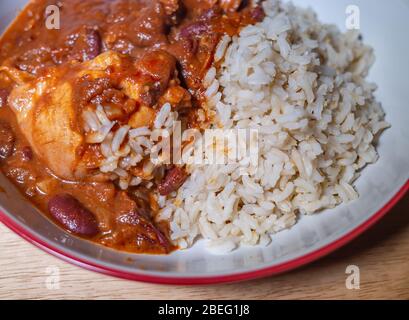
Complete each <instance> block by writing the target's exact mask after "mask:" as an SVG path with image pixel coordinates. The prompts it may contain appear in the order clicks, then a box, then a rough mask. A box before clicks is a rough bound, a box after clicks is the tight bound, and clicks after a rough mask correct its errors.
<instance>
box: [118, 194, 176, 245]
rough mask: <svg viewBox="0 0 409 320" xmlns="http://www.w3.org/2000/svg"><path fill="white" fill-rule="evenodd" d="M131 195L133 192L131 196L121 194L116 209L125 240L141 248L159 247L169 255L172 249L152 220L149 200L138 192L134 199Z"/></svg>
mask: <svg viewBox="0 0 409 320" xmlns="http://www.w3.org/2000/svg"><path fill="white" fill-rule="evenodd" d="M140 191H141V190H140ZM130 195H132V191H131V192H130V194H127V193H125V192H119V193H118V195H117V198H116V206H115V208H114V210H115V213H116V214H117V219H116V220H117V222H118V223H119V224H121V225H122V228H121V230H122V236H124V237H125V239H133V240H134V241H136V242H137V244H138V246H139V247H143V246H144V245H146V244H148V245H159V246H160V247H161V248H162V250H163V251H164V252H165V253H168V252H169V251H170V248H171V244H170V242H169V240H168V239H167V238H166V236H165V235H164V234H163V233H162V232H161V231H160V230H159V229H158V228H157V227H156V226H155V225H154V224H153V223H152V221H151V220H150V218H151V217H150V216H151V213H150V208H151V205H150V203H148V202H149V199H147V198H146V197H143V196H141V195H140V194H139V193H138V192H136V190H134V192H133V197H132V198H131V196H130ZM134 199H136V201H135V200H134Z"/></svg>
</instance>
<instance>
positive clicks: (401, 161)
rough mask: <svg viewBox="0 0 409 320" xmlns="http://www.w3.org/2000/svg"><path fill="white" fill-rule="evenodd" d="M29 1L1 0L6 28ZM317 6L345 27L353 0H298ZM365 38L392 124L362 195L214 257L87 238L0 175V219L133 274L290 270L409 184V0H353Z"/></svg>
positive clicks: (69, 254)
mask: <svg viewBox="0 0 409 320" xmlns="http://www.w3.org/2000/svg"><path fill="white" fill-rule="evenodd" d="M26 2H27V1H24V0H18V1H17V0H3V1H1V2H0V31H4V30H5V28H6V26H7V24H8V23H10V22H11V21H12V19H13V18H14V17H15V15H16V14H17V11H18V9H19V8H22V6H24V4H25V3H26ZM294 2H295V3H296V4H299V5H302V6H311V7H313V8H314V9H315V10H316V11H317V12H318V14H319V17H320V19H321V20H322V21H324V22H328V23H336V24H337V25H339V26H340V27H341V28H342V29H345V26H344V25H345V19H346V13H345V10H346V8H347V6H348V5H349V4H350V2H349V1H348V0H337V1H325V0H314V1H312V0H310V1H308V0H296V1H294ZM354 4H355V5H357V6H358V7H359V8H360V13H361V27H362V33H363V36H364V41H365V42H366V43H368V44H370V45H372V46H373V47H374V48H375V53H376V56H377V62H376V64H375V65H374V67H373V69H372V71H371V74H370V80H372V81H374V82H376V83H377V84H378V85H379V90H378V91H377V98H378V99H379V100H380V101H381V102H382V103H383V107H384V109H385V111H386V114H387V121H389V122H390V123H391V124H392V128H391V129H388V130H387V131H386V132H385V133H384V134H383V135H382V137H381V139H380V142H379V146H378V151H379V154H380V160H379V161H378V162H377V163H376V164H375V165H371V166H369V167H367V168H366V169H365V170H364V171H363V173H362V177H361V178H360V179H359V180H358V182H357V188H358V191H359V193H360V195H361V197H360V198H359V200H357V201H355V202H352V203H350V204H348V205H342V206H340V207H338V208H336V209H333V210H328V211H325V212H322V213H320V214H317V215H314V216H308V217H302V218H301V219H300V221H299V223H298V224H297V225H296V226H295V227H293V228H292V229H291V230H287V231H284V232H281V233H279V234H277V235H274V236H273V242H272V244H271V245H269V246H268V247H254V248H249V247H246V248H241V249H239V250H237V251H235V252H233V253H230V254H227V255H223V256H216V255H212V254H211V253H209V252H207V251H206V250H205V249H204V247H203V243H202V242H201V241H199V242H198V243H197V244H196V245H195V246H194V247H193V248H191V249H189V250H185V251H177V252H174V253H172V254H171V255H169V256H150V255H134V254H128V253H122V252H117V251H114V250H111V249H108V248H105V247H102V246H99V245H96V244H94V243H91V242H88V241H86V240H82V239H79V238H76V237H73V236H72V235H70V234H68V233H66V232H64V231H63V230H62V229H60V228H59V227H57V226H56V225H54V224H53V223H52V222H50V221H49V220H48V219H47V218H45V217H44V216H43V215H42V214H41V213H39V212H37V210H36V209H34V208H33V207H32V205H31V204H30V203H29V202H28V201H27V200H26V199H24V198H23V197H22V196H21V195H20V194H19V192H18V191H17V190H16V188H14V187H13V186H12V185H11V184H10V182H8V180H7V179H6V178H5V177H3V176H2V175H1V176H0V186H1V187H2V188H3V189H4V190H6V192H5V193H0V209H1V212H0V221H2V222H3V223H4V224H6V225H7V226H8V227H10V229H12V230H14V231H15V232H17V233H18V234H20V235H21V236H22V237H24V238H25V239H27V240H29V241H30V242H32V243H34V244H35V245H37V246H39V247H41V248H42V249H44V250H46V251H48V252H50V253H51V254H54V255H56V256H59V257H61V258H63V259H65V260H67V261H70V262H73V263H75V264H77V265H81V266H83V267H86V268H88V269H91V270H95V271H99V272H104V273H107V274H110V275H115V276H119V277H123V278H127V279H133V280H140V281H149V282H159V283H174V284H203V283H216V282H230V281H238V280H245V279H250V278H255V277H261V276H266V275H270V274H277V273H280V272H284V271H287V270H290V269H293V268H295V267H298V266H300V265H303V264H306V263H308V262H311V261H313V260H315V259H317V258H319V257H322V256H323V255H325V254H328V253H329V252H331V251H333V250H335V249H337V248H339V247H340V246H342V245H344V244H345V243H347V242H349V241H350V240H352V239H354V238H355V237H356V236H357V235H359V234H360V233H362V232H363V231H365V230H366V229H368V228H369V227H370V226H371V225H373V224H374V223H375V222H376V221H378V220H379V219H380V218H381V217H382V216H384V215H385V214H386V213H387V211H388V210H389V209H390V208H391V207H392V206H393V205H394V204H395V203H396V202H397V201H398V200H399V199H400V198H401V197H402V196H403V195H404V194H405V192H406V191H407V190H408V189H409V180H408V179H409V109H408V108H409V81H408V76H409V59H408V54H409V41H408V40H409V37H408V36H407V31H408V30H409V2H407V1H404V0H393V1H382V2H380V1H379V2H374V1H371V0H355V1H354ZM28 259H29V258H28Z"/></svg>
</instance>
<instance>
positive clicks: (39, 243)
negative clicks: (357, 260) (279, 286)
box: [0, 180, 409, 285]
mask: <svg viewBox="0 0 409 320" xmlns="http://www.w3.org/2000/svg"><path fill="white" fill-rule="evenodd" d="M408 190H409V180H408V181H406V183H405V184H404V185H403V187H402V188H401V189H400V190H399V191H398V192H397V193H396V194H395V195H394V196H393V197H392V199H390V200H389V201H388V203H387V204H386V205H384V206H383V207H382V208H381V209H380V210H379V211H378V212H376V213H375V214H374V215H373V216H371V217H370V218H369V219H368V220H367V221H365V222H364V223H362V224H361V225H359V226H358V227H356V228H355V229H354V230H352V231H350V232H349V233H347V234H346V235H344V236H342V237H341V238H339V239H337V240H335V241H333V242H332V243H330V244H327V245H325V246H323V247H321V248H319V249H317V250H315V251H313V252H310V253H307V254H305V255H303V256H301V257H298V258H295V259H293V260H290V261H287V262H284V263H281V264H278V265H275V266H271V267H267V268H262V269H259V270H256V271H249V272H242V273H237V274H232V275H222V276H205V277H165V276H156V275H145V274H137V273H129V272H124V271H120V270H116V269H114V268H110V267H106V266H103V265H98V264H96V263H93V262H89V261H86V260H84V259H79V258H77V257H74V256H72V255H70V254H68V253H66V252H64V251H62V250H60V249H59V248H56V247H54V246H52V245H50V244H49V243H47V242H45V241H43V240H42V239H39V238H38V237H36V236H35V235H34V234H32V233H31V232H30V231H28V230H26V229H25V228H24V227H22V226H21V225H20V224H18V223H17V222H15V221H13V220H12V219H11V218H9V217H8V216H7V215H6V214H5V213H4V212H2V211H1V210H0V222H2V223H3V224H4V225H6V226H7V227H8V228H9V229H10V230H12V231H14V232H15V233H17V234H18V235H19V236H20V237H22V238H24V239H25V240H27V241H28V242H30V243H31V244H33V245H35V246H36V247H38V248H40V249H42V250H44V251H45V252H48V253H49V254H52V255H53V256H56V257H58V258H60V259H62V260H64V261H66V262H69V263H71V264H74V265H76V266H80V267H82V268H85V269H87V270H90V271H95V272H99V273H103V274H105V275H110V276H114V277H118V278H122V279H127V280H134V281H141V282H149V283H158V284H176V285H205V284H218V283H229V282H238V281H245V280H251V279H257V278H262V277H266V276H272V275H277V274H281V273H284V272H288V271H290V270H293V269H296V268H299V267H301V266H304V265H306V264H308V263H311V262H313V261H315V260H317V259H319V258H322V257H324V256H325V255H328V254H329V253H331V252H333V251H335V250H337V249H339V248H340V247H342V246H344V245H346V244H347V243H349V242H350V241H352V240H354V239H355V238H356V237H358V236H359V235H361V234H362V233H363V232H364V231H366V230H368V229H369V228H370V227H372V226H373V225H374V224H375V223H376V222H378V221H379V220H380V219H381V218H382V217H384V216H385V215H386V214H387V213H388V212H389V211H390V210H391V209H392V208H393V207H394V206H395V205H396V204H397V203H398V202H399V200H400V199H401V198H403V196H404V195H405V194H406V193H407V192H408Z"/></svg>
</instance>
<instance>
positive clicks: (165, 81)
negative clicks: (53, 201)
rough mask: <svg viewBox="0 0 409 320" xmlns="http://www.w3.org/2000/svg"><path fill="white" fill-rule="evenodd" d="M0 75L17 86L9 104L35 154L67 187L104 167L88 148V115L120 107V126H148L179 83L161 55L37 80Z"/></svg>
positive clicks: (105, 58)
mask: <svg viewBox="0 0 409 320" xmlns="http://www.w3.org/2000/svg"><path fill="white" fill-rule="evenodd" d="M0 71H3V72H5V73H6V74H7V75H8V76H9V78H10V79H12V80H13V81H14V82H15V83H16V86H15V88H14V89H13V90H12V92H11V93H10V96H9V98H8V103H9V105H10V107H11V108H12V110H13V111H14V112H15V114H16V116H17V121H18V124H19V127H20V129H21V131H22V132H23V134H24V135H25V136H26V138H27V140H28V141H29V143H30V145H31V147H32V148H33V151H34V152H35V153H36V154H37V155H38V156H39V157H40V158H41V159H42V160H43V161H44V163H45V164H46V165H47V167H48V168H49V169H51V170H52V171H53V173H54V174H55V175H56V176H58V177H60V178H62V179H65V180H70V181H72V180H73V181H77V180H85V179H87V178H89V177H92V176H93V175H92V173H95V169H96V168H98V167H99V166H98V163H97V162H98V161H103V158H102V157H100V156H99V155H98V150H99V149H98V148H96V149H93V148H91V149H90V148H89V146H90V143H94V144H96V143H99V142H100V141H93V140H89V139H87V138H88V136H89V132H87V130H89V129H92V128H91V126H89V124H86V119H85V117H84V112H85V111H86V110H87V112H88V111H89V110H91V111H92V110H95V109H96V108H97V107H98V106H99V105H103V106H107V111H109V110H108V109H109V108H111V109H112V108H114V107H115V108H116V107H118V108H121V107H122V108H123V110H119V111H120V112H121V114H124V115H125V117H123V119H121V117H119V118H117V119H115V121H116V122H118V123H119V124H120V125H125V124H128V121H130V123H129V124H130V125H131V126H132V127H134V128H137V127H140V126H149V125H150V124H151V123H153V119H154V118H155V115H156V110H157V108H156V106H157V103H158V101H160V98H161V97H162V95H163V94H165V93H166V90H167V89H168V86H169V85H170V84H173V85H175V84H176V83H177V81H176V80H175V77H176V75H177V73H176V61H175V58H174V57H173V56H171V55H169V54H168V53H166V52H165V51H161V50H156V51H151V52H147V53H146V54H145V55H143V56H142V57H141V58H140V59H139V60H137V61H135V60H133V59H132V58H130V57H129V56H124V55H121V54H119V53H116V52H113V51H108V52H105V53H102V54H100V55H99V56H97V57H96V58H95V59H93V60H90V61H86V62H83V63H80V62H73V63H71V64H68V65H64V66H58V67H54V68H50V69H48V72H47V75H46V76H42V77H38V78H36V79H34V78H33V77H32V76H30V75H27V74H26V73H25V72H23V71H20V70H17V69H12V68H8V69H7V68H6V69H4V68H3V69H1V68H0ZM84 88H85V89H84ZM84 90H85V91H84ZM118 99H119V100H118ZM117 100H118V101H117ZM180 100H183V97H181V98H180ZM128 102H129V103H128ZM137 105H139V106H140V107H139V108H137V107H136V106H137ZM125 109H126V110H125ZM111 111H112V110H111ZM128 111H129V112H131V114H129V117H128V113H127V112H128ZM87 114H88V113H87ZM109 114H110V113H109V112H107V115H109ZM111 121H114V120H112V119H111ZM121 121H125V123H122V122H121ZM96 130H97V129H92V132H94V133H98V132H97V131H96ZM90 152H91V153H93V155H94V156H93V155H92V154H91V155H90ZM90 159H91V160H90ZM93 170H94V172H93Z"/></svg>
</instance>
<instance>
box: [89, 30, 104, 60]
mask: <svg viewBox="0 0 409 320" xmlns="http://www.w3.org/2000/svg"><path fill="white" fill-rule="evenodd" d="M85 42H86V43H87V44H88V48H87V50H86V51H85V56H86V57H85V58H86V59H85V60H92V59H94V58H96V57H97V56H99V54H100V53H101V50H102V40H101V35H100V34H99V32H98V30H95V29H88V30H87V31H86V34H85Z"/></svg>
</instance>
